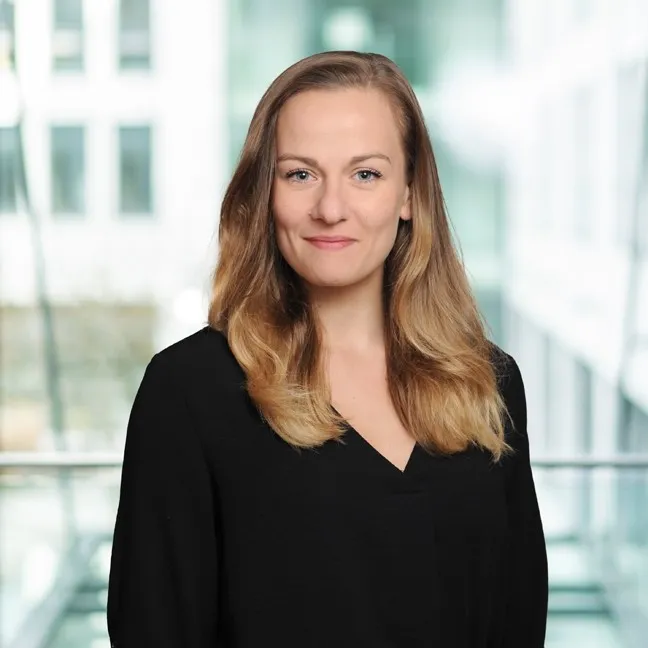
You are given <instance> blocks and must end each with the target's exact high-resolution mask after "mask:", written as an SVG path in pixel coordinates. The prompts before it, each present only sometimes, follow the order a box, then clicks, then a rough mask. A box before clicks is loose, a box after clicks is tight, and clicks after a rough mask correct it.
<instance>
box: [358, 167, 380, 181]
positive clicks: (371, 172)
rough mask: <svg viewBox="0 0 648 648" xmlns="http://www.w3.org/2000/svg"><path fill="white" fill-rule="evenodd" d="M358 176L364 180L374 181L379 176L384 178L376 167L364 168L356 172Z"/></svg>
mask: <svg viewBox="0 0 648 648" xmlns="http://www.w3.org/2000/svg"><path fill="white" fill-rule="evenodd" d="M356 176H359V177H360V180H361V181H362V182H372V181H373V180H376V179H377V178H382V173H380V172H379V171H376V170H375V169H362V170H360V171H358V172H357V173H356Z"/></svg>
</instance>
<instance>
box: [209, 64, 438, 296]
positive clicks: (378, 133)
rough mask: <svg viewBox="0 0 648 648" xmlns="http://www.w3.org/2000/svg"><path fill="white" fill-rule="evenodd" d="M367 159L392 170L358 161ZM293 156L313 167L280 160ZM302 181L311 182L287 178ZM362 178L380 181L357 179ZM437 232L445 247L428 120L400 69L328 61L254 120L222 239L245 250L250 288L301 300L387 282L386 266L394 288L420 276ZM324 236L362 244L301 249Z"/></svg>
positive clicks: (241, 259) (296, 76)
mask: <svg viewBox="0 0 648 648" xmlns="http://www.w3.org/2000/svg"><path fill="white" fill-rule="evenodd" d="M370 153H382V154H384V155H387V156H388V157H389V158H390V160H389V162H387V161H385V160H382V159H377V158H370V159H367V160H364V161H354V160H353V158H356V157H359V156H364V155H366V154H370ZM288 155H295V156H298V157H305V158H309V160H307V161H309V162H315V163H317V164H306V163H304V161H303V160H301V161H300V160H296V159H282V158H285V157H287V156H288ZM315 167H317V168H315ZM297 170H303V171H305V172H306V173H294V174H293V175H291V176H290V177H286V174H288V173H291V172H294V171H297ZM363 170H367V171H378V172H379V173H382V174H383V175H382V177H380V178H378V177H377V176H374V175H373V174H371V173H357V172H359V171H363ZM354 171H356V173H355V174H354ZM383 172H384V173H383ZM434 230H436V231H437V236H438V237H439V238H442V239H448V241H449V230H448V227H447V222H446V220H445V214H444V210H443V199H442V195H441V188H440V186H439V180H438V176H437V173H436V166H435V163H434V157H433V153H432V148H431V145H430V142H429V136H428V133H427V130H426V127H425V122H424V119H423V115H422V112H421V109H420V106H419V104H418V101H417V99H416V96H415V94H414V92H413V90H412V88H411V86H410V84H409V83H408V81H407V80H406V78H405V77H404V75H403V74H402V72H401V71H400V69H399V68H398V67H397V66H396V65H395V64H394V63H393V62H392V61H390V60H389V59H388V58H386V57H384V56H381V55H379V54H363V53H357V52H324V53H322V54H316V55H314V56H310V57H308V58H306V59H303V60H301V61H299V62H297V63H296V64H294V65H292V66H291V67H289V68H288V69H287V70H285V71H284V72H283V73H282V74H280V75H279V76H278V77H277V78H276V79H275V81H274V82H273V83H272V84H271V85H270V87H269V88H268V90H267V91H266V92H265V94H264V95H263V97H262V98H261V101H260V102H259V105H258V107H257V109H256V111H255V113H254V116H253V118H252V122H251V124H250V128H249V131H248V135H247V138H246V140H245V144H244V147H243V151H242V153H241V156H240V160H239V163H238V166H237V168H236V170H235V172H234V176H233V178H232V181H231V183H230V185H229V188H228V190H227V192H226V195H225V199H224V201H223V209H222V211H221V221H220V231H219V234H220V238H221V241H224V242H225V244H226V245H229V244H230V243H231V244H232V245H233V246H234V248H236V249H237V255H236V257H237V259H236V261H237V265H238V270H239V271H240V272H242V274H243V276H245V277H246V278H249V279H250V280H246V281H244V282H243V284H244V286H245V287H249V286H250V284H254V283H255V281H256V282H263V285H264V286H266V287H267V288H270V285H269V284H270V283H272V284H273V287H274V288H275V289H276V290H278V291H281V293H282V294H284V295H285V296H286V297H290V296H292V297H297V296H298V295H303V294H304V292H305V291H304V288H305V287H306V285H308V284H313V283H314V284H319V285H338V286H339V285H348V283H353V282H355V281H359V280H362V279H366V278H367V276H368V275H373V276H374V277H378V276H379V277H380V278H381V279H380V280H381V281H385V279H383V278H382V269H383V265H384V262H385V260H386V258H387V256H388V255H391V256H390V258H389V260H388V267H389V268H390V269H391V270H392V271H391V272H390V276H397V275H398V274H400V272H401V269H404V266H405V265H409V269H408V271H409V272H413V273H414V274H420V273H421V272H423V271H424V268H425V266H426V265H427V263H428V261H429V258H430V253H431V247H432V238H433V231H434ZM317 235H321V236H338V235H339V236H345V237H350V238H354V239H356V240H355V241H354V243H353V244H352V245H350V246H348V247H346V248H344V249H342V250H336V251H331V250H323V249H322V248H321V247H319V248H318V247H316V246H315V245H313V244H312V243H309V242H308V241H306V240H305V237H310V236H317ZM445 243H446V241H445V240H444V246H445ZM221 247H222V246H221ZM408 250H409V254H408ZM231 269H232V270H233V271H235V272H236V269H235V268H234V267H232V268H231ZM236 273H237V274H239V272H236ZM302 280H303V281H302ZM386 280H387V281H389V278H387V279H386ZM305 284H306V285H305ZM241 289H243V287H241ZM239 297H240V295H239Z"/></svg>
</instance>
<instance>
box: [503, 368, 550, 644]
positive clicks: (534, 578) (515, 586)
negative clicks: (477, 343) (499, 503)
mask: <svg viewBox="0 0 648 648" xmlns="http://www.w3.org/2000/svg"><path fill="white" fill-rule="evenodd" d="M506 360H507V369H506V375H505V376H504V377H503V388H502V391H503V395H504V398H505V400H506V404H507V407H508V408H509V413H510V414H511V418H512V419H513V422H514V425H515V429H514V430H511V431H510V434H509V435H508V438H507V440H508V443H509V444H510V445H511V446H512V447H513V448H514V450H515V454H513V455H511V456H509V457H507V458H506V459H504V462H505V479H506V497H507V503H508V511H509V525H510V531H511V536H510V539H511V542H510V545H509V549H508V556H507V559H506V561H507V565H506V568H507V573H508V574H509V579H508V591H507V592H506V595H507V601H506V603H507V606H506V607H507V613H506V626H505V628H504V634H505V641H504V646H505V647H506V648H522V647H524V648H542V647H543V646H544V642H545V632H546V625H547V599H548V593H549V592H548V589H549V588H548V575H547V550H546V545H545V537H544V532H543V528H542V521H541V518H540V511H539V508H538V500H537V497H536V491H535V485H534V481H533V476H532V473H531V463H530V458H529V438H528V436H527V407H526V396H525V391H524V383H523V381H522V376H521V374H520V369H519V368H518V365H517V363H516V362H515V360H514V359H513V358H512V357H511V356H507V358H506Z"/></svg>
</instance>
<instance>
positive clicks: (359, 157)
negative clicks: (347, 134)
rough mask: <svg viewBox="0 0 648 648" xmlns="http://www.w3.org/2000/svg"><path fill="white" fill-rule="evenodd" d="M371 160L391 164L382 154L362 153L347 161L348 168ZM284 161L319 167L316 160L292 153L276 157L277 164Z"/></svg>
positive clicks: (387, 157)
mask: <svg viewBox="0 0 648 648" xmlns="http://www.w3.org/2000/svg"><path fill="white" fill-rule="evenodd" d="M373 158H378V159H380V160H386V161H387V162H389V164H391V159H390V158H389V156H388V155H385V154H384V153H364V154H362V155H356V156H354V157H352V158H351V159H350V160H349V166H351V165H353V164H358V163H359V162H365V161H366V160H371V159H373ZM286 160H293V161H295V162H301V163H303V164H307V165H308V166H312V167H319V164H318V163H317V160H315V159H314V158H311V157H305V156H303V155H295V154H293V153H282V154H281V155H280V156H279V157H277V162H285V161H286Z"/></svg>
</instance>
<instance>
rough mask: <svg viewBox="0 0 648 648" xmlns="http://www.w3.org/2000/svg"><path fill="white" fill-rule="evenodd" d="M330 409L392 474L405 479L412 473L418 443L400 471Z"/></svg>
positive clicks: (418, 448)
mask: <svg viewBox="0 0 648 648" xmlns="http://www.w3.org/2000/svg"><path fill="white" fill-rule="evenodd" d="M331 408H332V409H333V411H334V412H335V413H336V414H337V415H338V416H340V417H341V418H342V419H343V423H344V427H346V429H347V431H348V432H350V433H351V434H352V435H353V436H354V437H355V438H356V439H358V441H359V442H360V444H361V445H362V446H363V447H364V448H365V450H367V451H368V452H369V453H370V454H372V455H374V457H376V458H377V459H378V460H379V461H380V462H381V463H382V464H383V465H386V466H387V468H388V469H389V470H391V471H392V472H394V473H396V474H397V475H400V476H401V477H407V476H409V474H410V473H411V472H412V465H413V463H414V460H415V458H416V455H417V454H418V452H419V450H420V449H421V448H420V445H419V443H418V441H416V442H415V443H414V447H413V448H412V450H411V452H410V455H409V457H408V458H407V463H406V464H405V468H403V470H401V469H400V468H399V467H398V466H397V465H396V464H395V463H393V462H392V461H391V460H390V459H388V458H387V457H386V456H385V455H384V454H383V453H382V452H380V451H379V450H378V449H377V448H376V447H375V446H374V445H373V444H371V443H370V442H369V441H368V440H367V439H366V438H365V437H364V436H363V435H362V434H360V432H358V430H356V429H355V428H354V427H353V425H351V423H349V421H348V420H347V419H346V418H344V416H342V414H340V412H338V411H337V409H335V407H333V405H331Z"/></svg>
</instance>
